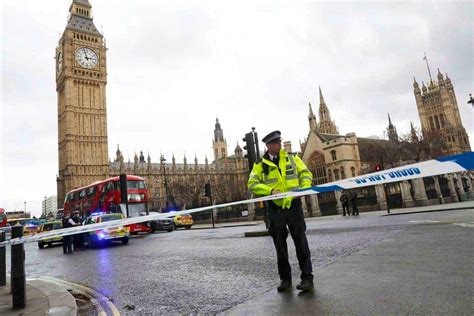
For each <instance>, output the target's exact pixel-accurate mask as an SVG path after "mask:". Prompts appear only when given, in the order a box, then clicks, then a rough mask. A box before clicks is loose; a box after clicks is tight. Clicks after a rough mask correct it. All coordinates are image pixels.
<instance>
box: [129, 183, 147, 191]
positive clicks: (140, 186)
mask: <svg viewBox="0 0 474 316" xmlns="http://www.w3.org/2000/svg"><path fill="white" fill-rule="evenodd" d="M127 189H146V186H145V181H127Z"/></svg>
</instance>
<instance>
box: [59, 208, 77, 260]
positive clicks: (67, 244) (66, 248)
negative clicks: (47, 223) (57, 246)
mask: <svg viewBox="0 0 474 316" xmlns="http://www.w3.org/2000/svg"><path fill="white" fill-rule="evenodd" d="M62 224H63V228H69V227H73V226H75V225H76V223H75V222H74V221H73V219H72V218H71V217H70V215H69V214H67V215H65V216H64V217H63V220H62ZM72 241H73V237H72V236H71V235H68V236H63V253H64V254H68V253H69V254H72V253H73V250H72Z"/></svg>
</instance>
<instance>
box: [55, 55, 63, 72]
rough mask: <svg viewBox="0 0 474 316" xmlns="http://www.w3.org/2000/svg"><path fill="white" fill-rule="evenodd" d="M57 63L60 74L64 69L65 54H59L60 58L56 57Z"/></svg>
mask: <svg viewBox="0 0 474 316" xmlns="http://www.w3.org/2000/svg"><path fill="white" fill-rule="evenodd" d="M56 63H57V68H56V70H57V72H58V73H60V72H61V70H62V69H63V53H62V52H59V53H58V56H56Z"/></svg>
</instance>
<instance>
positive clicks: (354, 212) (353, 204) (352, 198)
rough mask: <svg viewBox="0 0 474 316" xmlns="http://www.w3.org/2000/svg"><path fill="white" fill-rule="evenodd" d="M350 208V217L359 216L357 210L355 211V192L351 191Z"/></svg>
mask: <svg viewBox="0 0 474 316" xmlns="http://www.w3.org/2000/svg"><path fill="white" fill-rule="evenodd" d="M351 207H352V215H359V210H358V209H357V191H352V194H351Z"/></svg>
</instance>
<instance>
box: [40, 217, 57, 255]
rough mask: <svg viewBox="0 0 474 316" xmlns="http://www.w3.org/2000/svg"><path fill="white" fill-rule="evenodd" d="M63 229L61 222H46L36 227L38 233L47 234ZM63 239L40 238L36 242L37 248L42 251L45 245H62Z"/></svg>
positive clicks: (53, 237)
mask: <svg viewBox="0 0 474 316" xmlns="http://www.w3.org/2000/svg"><path fill="white" fill-rule="evenodd" d="M61 228H63V225H62V223H61V221H54V222H47V223H43V224H41V225H40V226H39V227H38V233H42V232H49V231H52V230H57V229H61ZM62 242H63V237H61V236H52V237H47V238H42V239H40V240H38V248H39V249H43V248H44V246H45V245H48V246H51V245H53V244H55V243H62Z"/></svg>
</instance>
